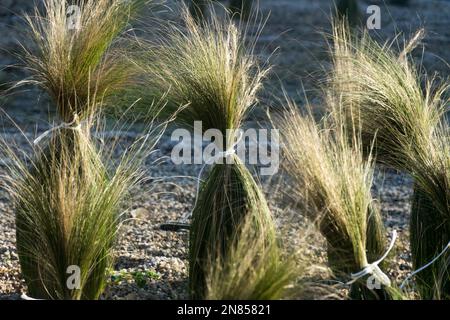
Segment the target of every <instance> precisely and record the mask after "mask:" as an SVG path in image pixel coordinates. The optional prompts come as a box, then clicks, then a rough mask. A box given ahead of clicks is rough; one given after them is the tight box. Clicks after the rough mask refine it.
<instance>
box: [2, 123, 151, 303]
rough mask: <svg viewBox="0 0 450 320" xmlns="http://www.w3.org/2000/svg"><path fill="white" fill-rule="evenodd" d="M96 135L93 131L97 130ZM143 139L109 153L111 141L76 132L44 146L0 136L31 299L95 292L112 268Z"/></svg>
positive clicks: (144, 152)
mask: <svg viewBox="0 0 450 320" xmlns="http://www.w3.org/2000/svg"><path fill="white" fill-rule="evenodd" d="M99 135H100V133H99ZM144 140H148V139H142V140H140V141H137V142H136V143H135V144H134V145H132V146H131V147H130V148H129V149H128V150H127V152H125V153H124V154H123V156H122V157H121V158H120V159H110V152H111V151H110V150H111V148H114V147H112V146H111V145H108V146H106V145H103V146H102V145H100V144H97V143H93V142H92V141H91V139H90V138H89V135H88V134H86V133H85V132H83V131H71V132H70V133H68V132H66V134H59V135H54V136H53V137H52V138H51V140H50V141H49V143H48V145H47V149H46V152H42V150H40V149H36V148H35V149H33V152H31V154H30V153H27V152H26V151H24V150H20V149H19V151H20V152H21V153H22V154H23V155H19V154H18V152H17V150H16V149H15V148H12V147H10V146H9V145H8V144H7V143H5V142H4V141H3V140H2V141H0V150H1V154H2V157H3V158H8V159H10V161H9V162H8V163H9V164H8V165H7V170H6V172H7V173H6V174H5V176H3V177H2V178H3V179H2V181H3V185H2V187H4V188H5V189H6V191H7V192H8V194H9V195H10V197H11V200H12V202H13V204H14V207H15V214H16V241H17V251H18V254H19V259H20V266H21V272H22V275H23V277H24V279H25V282H26V285H27V290H28V291H27V294H28V296H29V297H32V298H35V299H98V298H99V296H100V294H101V293H102V292H103V290H104V288H105V286H106V283H107V275H106V270H108V269H109V268H112V267H113V259H112V250H113V246H114V245H115V242H116V237H117V234H118V230H119V226H120V225H121V223H122V222H123V217H122V212H123V210H124V207H123V200H124V198H125V197H126V195H127V194H128V191H129V190H130V188H132V187H133V186H135V185H136V184H137V183H138V182H139V181H140V180H142V178H143V173H144V172H143V171H141V169H140V168H141V163H142V161H143V159H144V158H145V156H146V155H147V151H148V150H150V149H149V147H147V146H145V145H147V142H148V141H144Z"/></svg>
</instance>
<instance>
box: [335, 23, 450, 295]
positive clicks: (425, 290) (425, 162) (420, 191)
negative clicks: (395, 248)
mask: <svg viewBox="0 0 450 320" xmlns="http://www.w3.org/2000/svg"><path fill="white" fill-rule="evenodd" d="M423 36H424V31H423V30H420V31H418V32H417V33H416V34H415V35H414V36H413V37H412V38H411V40H410V41H407V42H406V43H405V45H404V48H403V49H402V50H400V51H399V52H398V51H396V50H394V49H393V48H392V44H379V43H378V42H376V41H375V40H373V39H372V38H371V37H370V36H369V34H368V33H367V32H363V33H362V34H355V33H352V32H351V31H349V30H348V28H347V27H346V25H345V24H338V25H336V26H335V27H334V31H333V52H332V56H333V61H334V70H333V74H332V79H331V82H330V87H331V88H332V90H331V91H332V93H331V96H333V98H334V99H339V100H341V101H342V105H343V113H344V114H345V115H346V117H347V121H351V122H356V123H358V126H359V127H360V128H361V130H362V136H363V145H364V148H365V150H366V151H367V150H368V149H369V148H370V146H371V143H372V142H371V141H373V140H375V144H374V150H375V154H376V157H377V161H378V162H380V163H383V164H385V165H387V166H390V167H393V168H396V169H398V170H401V171H404V172H407V173H409V174H410V175H411V176H412V177H413V178H414V180H415V186H414V195H413V206H412V210H411V247H412V255H413V266H414V268H415V269H418V268H420V267H422V266H424V265H426V264H427V263H428V262H430V261H431V260H432V259H433V257H435V256H436V255H437V254H438V253H439V252H441V251H442V250H443V249H444V248H445V247H446V246H447V244H448V242H449V240H450V238H449V230H450V229H449V222H450V220H449V219H450V200H449V199H450V193H449V192H450V188H449V185H450V153H449V126H448V122H447V121H446V112H447V110H448V105H449V99H448V96H447V94H448V88H449V84H448V82H445V81H444V82H443V81H437V80H436V79H435V78H430V77H427V76H426V75H422V74H420V73H419V71H418V70H419V68H418V67H417V66H416V65H415V64H414V62H413V60H412V58H411V56H410V53H411V51H412V50H413V49H414V48H415V47H416V46H417V45H418V44H419V43H420V41H421V39H422V38H423ZM448 267H449V265H448V257H447V256H443V257H442V258H441V259H440V260H439V261H438V262H436V263H435V264H433V265H432V266H430V267H429V268H427V269H425V270H423V271H421V272H420V273H418V274H417V276H416V279H417V282H418V289H419V292H420V294H421V296H422V297H423V298H425V299H430V298H433V297H436V296H440V297H445V296H447V297H448V295H449V291H448V290H449V285H448V283H449V276H448V275H449V274H448ZM438 274H439V275H440V276H439V278H440V281H439V283H440V284H439V287H438V288H437V287H436V279H437V277H438V276H437V275H438ZM442 275H444V276H442Z"/></svg>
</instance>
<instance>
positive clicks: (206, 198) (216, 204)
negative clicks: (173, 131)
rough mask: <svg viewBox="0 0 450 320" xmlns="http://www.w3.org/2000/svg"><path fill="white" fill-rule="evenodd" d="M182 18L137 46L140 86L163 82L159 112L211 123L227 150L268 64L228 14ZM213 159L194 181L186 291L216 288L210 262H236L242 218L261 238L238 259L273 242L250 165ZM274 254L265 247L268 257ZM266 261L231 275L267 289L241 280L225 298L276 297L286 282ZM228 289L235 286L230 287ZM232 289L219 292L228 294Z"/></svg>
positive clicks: (211, 292) (257, 257) (256, 258)
mask: <svg viewBox="0 0 450 320" xmlns="http://www.w3.org/2000/svg"><path fill="white" fill-rule="evenodd" d="M183 22H184V26H182V27H179V26H167V27H166V28H164V29H162V30H161V35H160V36H159V37H156V38H157V40H156V41H155V42H153V43H151V44H150V45H149V46H148V48H147V49H146V53H143V55H145V56H146V59H145V60H146V61H145V63H144V66H143V68H144V71H145V72H146V73H147V74H148V77H147V78H148V87H150V88H157V90H158V91H159V92H160V94H161V95H163V94H165V93H166V91H167V89H168V88H170V90H169V91H168V92H167V93H166V94H167V99H168V101H169V103H168V104H167V105H166V108H165V110H163V111H162V112H161V114H160V115H162V114H163V113H164V112H168V113H169V114H173V113H174V111H176V110H172V106H180V105H185V107H184V109H183V110H181V111H180V112H179V113H178V115H177V121H179V122H180V123H183V124H185V125H187V126H192V125H193V124H194V121H201V122H202V128H203V130H204V131H206V130H208V129H217V130H219V131H220V132H221V133H222V135H223V136H224V137H227V138H224V141H220V142H223V143H220V142H219V141H216V143H217V145H223V146H226V147H225V148H224V149H226V150H227V151H230V150H232V148H233V145H234V144H235V142H236V141H235V136H233V135H231V136H230V135H229V134H228V135H227V134H226V133H227V129H231V130H237V129H239V128H240V127H241V124H242V122H243V120H244V118H245V116H246V114H247V113H248V111H249V110H250V108H251V107H252V106H254V105H255V103H256V102H257V97H256V94H257V92H258V90H259V89H260V88H261V86H262V85H261V81H262V79H263V78H264V76H265V75H266V73H267V72H268V70H267V69H266V68H260V67H259V66H258V62H257V61H256V58H255V57H254V55H253V54H252V51H253V43H254V42H252V41H250V39H247V38H245V36H244V35H243V34H242V33H241V31H240V30H239V29H238V28H237V27H236V26H235V25H234V24H233V22H232V21H231V18H229V17H225V18H224V20H219V18H217V17H215V16H214V15H212V18H211V20H210V21H209V22H208V23H205V24H203V25H202V26H199V25H198V24H196V23H195V21H194V19H193V18H192V17H191V16H190V15H189V13H188V12H187V10H186V9H183ZM222 151H225V150H222ZM216 160H218V161H216V162H215V164H214V165H213V166H212V168H211V170H210V171H209V173H208V174H207V177H206V179H205V180H204V181H203V183H202V184H201V187H200V191H199V194H198V197H197V199H196V205H195V208H194V210H193V212H192V224H191V229H190V250H189V263H190V268H189V280H190V285H189V286H190V294H191V297H192V298H194V299H202V298H207V297H212V296H214V297H217V290H216V289H214V288H210V286H209V285H208V281H207V279H210V280H211V279H216V278H215V277H217V276H218V275H217V274H213V275H211V274H210V270H211V266H214V265H215V263H216V262H218V263H220V264H222V265H223V264H225V265H226V266H233V267H237V268H239V266H238V265H236V266H234V265H232V264H230V259H236V256H235V255H236V254H237V253H241V252H242V250H240V249H239V250H238V251H235V250H234V249H233V248H241V247H242V245H243V244H241V243H240V241H241V240H240V238H239V237H238V238H236V234H237V232H239V230H240V228H241V226H242V225H243V223H244V222H245V223H247V222H248V221H251V222H248V223H251V224H252V230H254V232H255V237H256V235H257V237H256V238H255V239H254V240H255V244H256V241H259V242H262V245H261V244H259V245H258V246H254V247H253V249H252V251H251V252H250V253H248V254H249V255H251V258H249V256H248V255H247V256H246V257H245V259H252V260H253V262H254V264H255V266H261V264H262V263H261V261H263V260H261V259H266V258H267V257H268V253H266V252H265V250H266V248H267V250H276V249H275V248H276V247H275V246H276V244H275V242H276V235H275V227H274V223H273V219H272V215H271V212H270V211H269V208H268V205H267V202H266V200H265V198H264V195H263V193H262V191H261V190H260V188H259V186H258V184H257V183H256V181H255V180H254V178H253V177H252V175H251V173H250V172H249V170H248V169H247V168H246V166H245V164H244V163H243V162H242V160H241V159H240V158H239V157H238V156H237V155H236V154H234V153H233V152H231V153H228V154H227V155H225V156H224V157H221V158H220V159H216ZM244 241H249V240H248V239H246V240H244ZM230 250H231V251H232V253H230ZM275 256H276V255H273V254H270V257H275ZM264 261H265V262H267V260H264ZM267 265H268V266H270V268H265V269H264V272H263V273H264V275H262V274H261V271H255V272H257V273H258V275H257V276H255V277H250V278H249V279H247V282H246V281H244V279H239V281H237V280H233V283H235V284H239V285H245V286H248V288H271V290H272V292H273V293H274V295H269V294H264V295H263V294H262V292H261V290H259V289H258V290H256V289H255V290H253V289H251V290H250V289H249V290H247V289H245V288H244V287H243V288H241V290H242V292H241V293H240V294H239V295H238V296H235V297H233V298H244V297H245V298H247V299H256V298H259V297H261V296H264V297H265V298H267V299H270V298H275V297H278V293H279V290H280V289H281V288H283V287H284V286H285V285H286V283H285V282H284V281H279V280H278V279H273V278H271V277H269V276H267V274H269V273H272V274H278V272H279V269H278V267H279V264H277V263H269V262H267ZM213 270H220V268H213ZM227 272H228V271H227ZM232 273H233V272H228V274H232ZM245 276H246V274H245ZM212 281H213V283H217V282H216V281H214V280H212ZM227 281H228V280H227ZM269 281H270V282H272V281H277V282H276V283H275V282H273V283H269ZM210 283H211V282H209V284H210ZM275 286H278V288H275ZM235 290H236V291H234V293H237V291H238V288H235ZM234 293H233V294H231V293H230V294H227V295H226V296H227V297H228V298H231V295H234ZM244 293H246V294H244ZM275 293H276V294H275ZM224 294H225V292H224ZM247 294H248V295H247Z"/></svg>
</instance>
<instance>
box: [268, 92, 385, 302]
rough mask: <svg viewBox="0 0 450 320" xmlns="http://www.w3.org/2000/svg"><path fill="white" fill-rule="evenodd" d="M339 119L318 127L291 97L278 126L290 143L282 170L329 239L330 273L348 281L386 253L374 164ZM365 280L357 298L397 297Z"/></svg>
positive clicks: (354, 289)
mask: <svg viewBox="0 0 450 320" xmlns="http://www.w3.org/2000/svg"><path fill="white" fill-rule="evenodd" d="M338 119H339V114H337V116H335V117H334V118H332V120H330V119H328V118H324V119H323V120H322V122H321V123H317V122H315V121H314V120H313V118H312V116H311V115H309V116H303V115H301V113H300V112H299V111H298V107H297V106H296V105H295V103H293V102H292V101H290V100H289V99H288V103H287V107H286V110H285V111H284V113H283V114H282V115H281V116H280V118H279V119H278V121H277V122H276V123H277V126H278V127H279V128H280V132H281V134H282V137H283V141H284V142H285V143H284V146H283V147H284V155H285V162H284V164H283V167H284V168H285V170H286V172H287V173H288V174H289V175H290V176H291V177H292V179H293V181H294V183H295V190H296V191H295V192H296V193H295V195H296V197H298V201H299V203H300V208H301V209H302V210H304V211H305V212H306V213H307V215H308V217H309V218H310V219H311V220H312V221H315V222H317V224H318V227H319V229H320V231H321V233H322V234H323V235H324V237H325V238H326V240H327V246H328V260H329V264H330V267H331V269H332V270H333V271H334V272H335V274H336V275H337V276H344V277H345V276H346V277H348V276H349V274H350V273H356V272H358V271H360V270H362V269H364V268H365V266H366V265H368V263H369V262H373V261H376V260H378V259H379V258H380V257H381V256H382V255H383V253H384V251H385V247H384V246H385V237H384V229H383V224H382V222H381V217H380V213H379V210H378V209H377V207H376V206H374V201H373V199H372V195H371V191H370V189H371V185H372V179H373V161H372V159H371V158H370V157H369V159H367V160H365V159H364V157H363V154H362V151H361V149H360V148H361V142H360V137H359V135H358V133H357V132H356V130H355V131H354V135H353V137H352V139H353V141H352V143H350V142H349V141H348V140H347V135H346V133H345V132H346V128H345V122H343V121H341V120H339V121H337V120H338ZM366 280H367V279H360V280H358V281H356V282H355V283H354V284H353V285H352V288H351V292H350V295H351V297H352V298H354V299H390V298H392V293H391V292H390V291H391V288H389V287H384V286H383V287H382V288H381V289H380V290H370V289H369V288H368V287H367V285H366Z"/></svg>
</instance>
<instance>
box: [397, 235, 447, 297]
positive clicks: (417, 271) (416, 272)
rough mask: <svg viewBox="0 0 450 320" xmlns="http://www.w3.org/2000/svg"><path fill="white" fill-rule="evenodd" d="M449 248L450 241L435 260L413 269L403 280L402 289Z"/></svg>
mask: <svg viewBox="0 0 450 320" xmlns="http://www.w3.org/2000/svg"><path fill="white" fill-rule="evenodd" d="M448 249H450V242H449V243H447V245H446V246H445V248H444V250H442V251H441V252H440V253H439V254H438V255H437V256H436V257H434V258H433V260H431V261H430V262H428V263H427V264H426V265H424V266H422V267H420V268H419V269H417V270H416V271H413V272H412V273H411V274H410V275H409V276H408V277H406V279H405V280H403V282H402V284H401V286H400V289H402V290H403V288H404V287H405V285H406V284H407V283H408V282H409V280H410V279H411V278H412V277H414V276H415V275H416V274H418V273H419V272H420V271H422V270H424V269H426V268H428V267H429V266H431V265H432V264H433V263H435V262H436V261H437V260H438V259H439V258H440V257H441V256H442V255H443V254H444V253H445V252H446V251H447V250H448Z"/></svg>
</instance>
